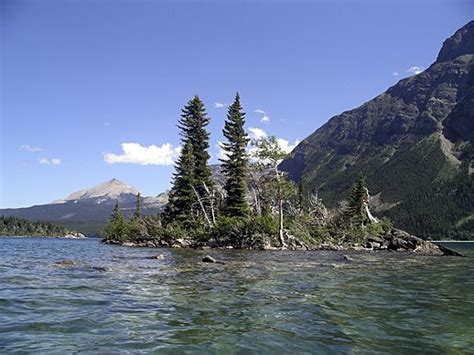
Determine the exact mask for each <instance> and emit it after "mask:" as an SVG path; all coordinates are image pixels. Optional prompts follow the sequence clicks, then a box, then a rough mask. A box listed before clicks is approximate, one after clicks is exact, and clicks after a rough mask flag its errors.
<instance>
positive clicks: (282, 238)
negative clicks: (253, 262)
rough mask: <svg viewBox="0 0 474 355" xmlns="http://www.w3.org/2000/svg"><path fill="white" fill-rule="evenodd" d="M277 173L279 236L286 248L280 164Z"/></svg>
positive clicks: (283, 246)
mask: <svg viewBox="0 0 474 355" xmlns="http://www.w3.org/2000/svg"><path fill="white" fill-rule="evenodd" d="M275 173H276V178H277V184H278V217H279V227H278V236H279V238H280V243H281V247H282V249H285V248H286V243H285V237H284V235H283V196H282V191H281V185H280V172H279V171H278V166H276V167H275Z"/></svg>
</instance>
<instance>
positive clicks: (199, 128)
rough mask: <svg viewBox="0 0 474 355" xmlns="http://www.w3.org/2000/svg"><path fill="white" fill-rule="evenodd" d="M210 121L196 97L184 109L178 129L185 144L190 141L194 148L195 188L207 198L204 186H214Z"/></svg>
mask: <svg viewBox="0 0 474 355" xmlns="http://www.w3.org/2000/svg"><path fill="white" fill-rule="evenodd" d="M209 121H210V119H209V117H208V116H207V113H206V109H205V108H204V103H203V102H202V101H201V99H200V98H199V97H198V96H197V95H196V96H194V98H193V99H192V100H190V101H189V102H188V103H187V105H186V106H185V107H184V108H183V109H182V112H181V119H180V121H179V124H178V127H179V128H180V129H181V136H182V137H183V139H182V140H183V143H187V142H188V141H189V142H190V143H191V146H192V154H193V157H194V179H195V182H196V186H195V188H196V190H197V192H198V193H199V195H200V196H205V194H206V191H205V188H204V186H203V184H206V185H207V187H208V188H211V187H212V186H213V184H214V183H213V181H212V173H211V169H210V167H209V164H208V161H209V158H210V155H209V152H208V149H209V132H208V131H207V129H206V127H207V125H208V124H209Z"/></svg>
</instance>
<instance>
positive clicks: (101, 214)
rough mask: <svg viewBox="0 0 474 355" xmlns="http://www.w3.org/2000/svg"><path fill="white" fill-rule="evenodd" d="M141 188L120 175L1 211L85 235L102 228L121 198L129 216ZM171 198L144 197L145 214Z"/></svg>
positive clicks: (2, 213) (95, 232)
mask: <svg viewBox="0 0 474 355" xmlns="http://www.w3.org/2000/svg"><path fill="white" fill-rule="evenodd" d="M137 194H138V190H137V189H136V188H134V187H133V186H130V185H127V184H125V183H123V182H121V181H119V180H117V179H112V180H110V181H107V182H104V183H102V184H99V185H97V186H94V187H92V188H90V189H85V190H81V191H77V192H74V193H72V194H70V195H69V196H68V197H66V198H65V199H64V200H58V201H53V202H52V203H50V204H45V205H37V206H32V207H26V208H15V209H0V215H4V216H14V217H20V218H25V219H28V220H31V221H45V222H55V223H56V224H60V225H62V226H64V227H66V228H68V229H71V230H76V231H78V232H81V233H84V234H86V235H97V234H99V233H100V232H101V230H102V229H103V227H104V226H105V223H106V221H107V219H108V218H109V217H110V215H111V213H112V209H113V206H114V205H115V203H116V202H117V201H118V202H119V204H120V209H121V210H122V212H123V213H124V214H125V215H127V216H130V215H131V214H132V213H133V211H134V210H135V201H136V196H137ZM167 201H168V196H167V194H166V193H162V194H160V195H158V196H156V197H141V202H142V213H143V215H153V214H157V213H158V212H159V211H161V209H162V208H163V207H164V205H165V204H166V202H167Z"/></svg>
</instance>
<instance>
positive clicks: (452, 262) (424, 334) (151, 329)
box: [0, 238, 474, 354]
mask: <svg viewBox="0 0 474 355" xmlns="http://www.w3.org/2000/svg"><path fill="white" fill-rule="evenodd" d="M455 248H456V249H458V250H461V251H463V252H465V253H466V255H468V257H466V258H456V257H423V256H407V255H400V254H397V253H368V252H365V253H363V252H361V253H340V252H257V251H207V252H204V251H192V250H178V249H174V250H172V249H139V248H126V247H118V246H108V245H102V244H100V243H99V242H98V240H52V239H33V238H0V353H2V354H3V353H13V352H33V353H38V352H40V353H57V354H64V353H75V352H87V353H91V352H92V353H139V352H143V353H150V352H155V353H173V354H175V353H181V352H192V353H203V354H204V353H205V354H207V353H220V354H232V353H272V354H274V353H291V352H293V353H364V354H365V353H387V352H388V353H410V354H411V353H468V352H471V353H472V352H473V351H474V297H473V294H474V273H473V271H474V244H472V243H463V244H456V246H455ZM206 253H208V254H211V255H213V256H214V257H216V258H217V259H219V260H222V261H225V262H226V264H225V265H221V264H204V263H201V262H200V259H201V258H202V256H203V255H204V254H206ZM156 254H163V255H164V258H163V259H161V260H150V259H146V258H145V257H146V256H150V255H156ZM344 254H345V255H348V256H349V259H350V261H347V260H345V258H344ZM66 258H67V259H73V260H74V261H76V262H77V265H78V266H77V267H59V266H57V265H55V262H57V261H60V260H62V259H66Z"/></svg>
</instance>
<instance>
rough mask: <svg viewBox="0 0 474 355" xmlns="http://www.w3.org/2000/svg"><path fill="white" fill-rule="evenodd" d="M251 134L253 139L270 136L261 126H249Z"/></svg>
mask: <svg viewBox="0 0 474 355" xmlns="http://www.w3.org/2000/svg"><path fill="white" fill-rule="evenodd" d="M248 131H249V136H250V138H252V139H260V138H265V137H267V136H268V134H267V132H265V131H264V130H263V129H261V128H256V127H249V129H248Z"/></svg>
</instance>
